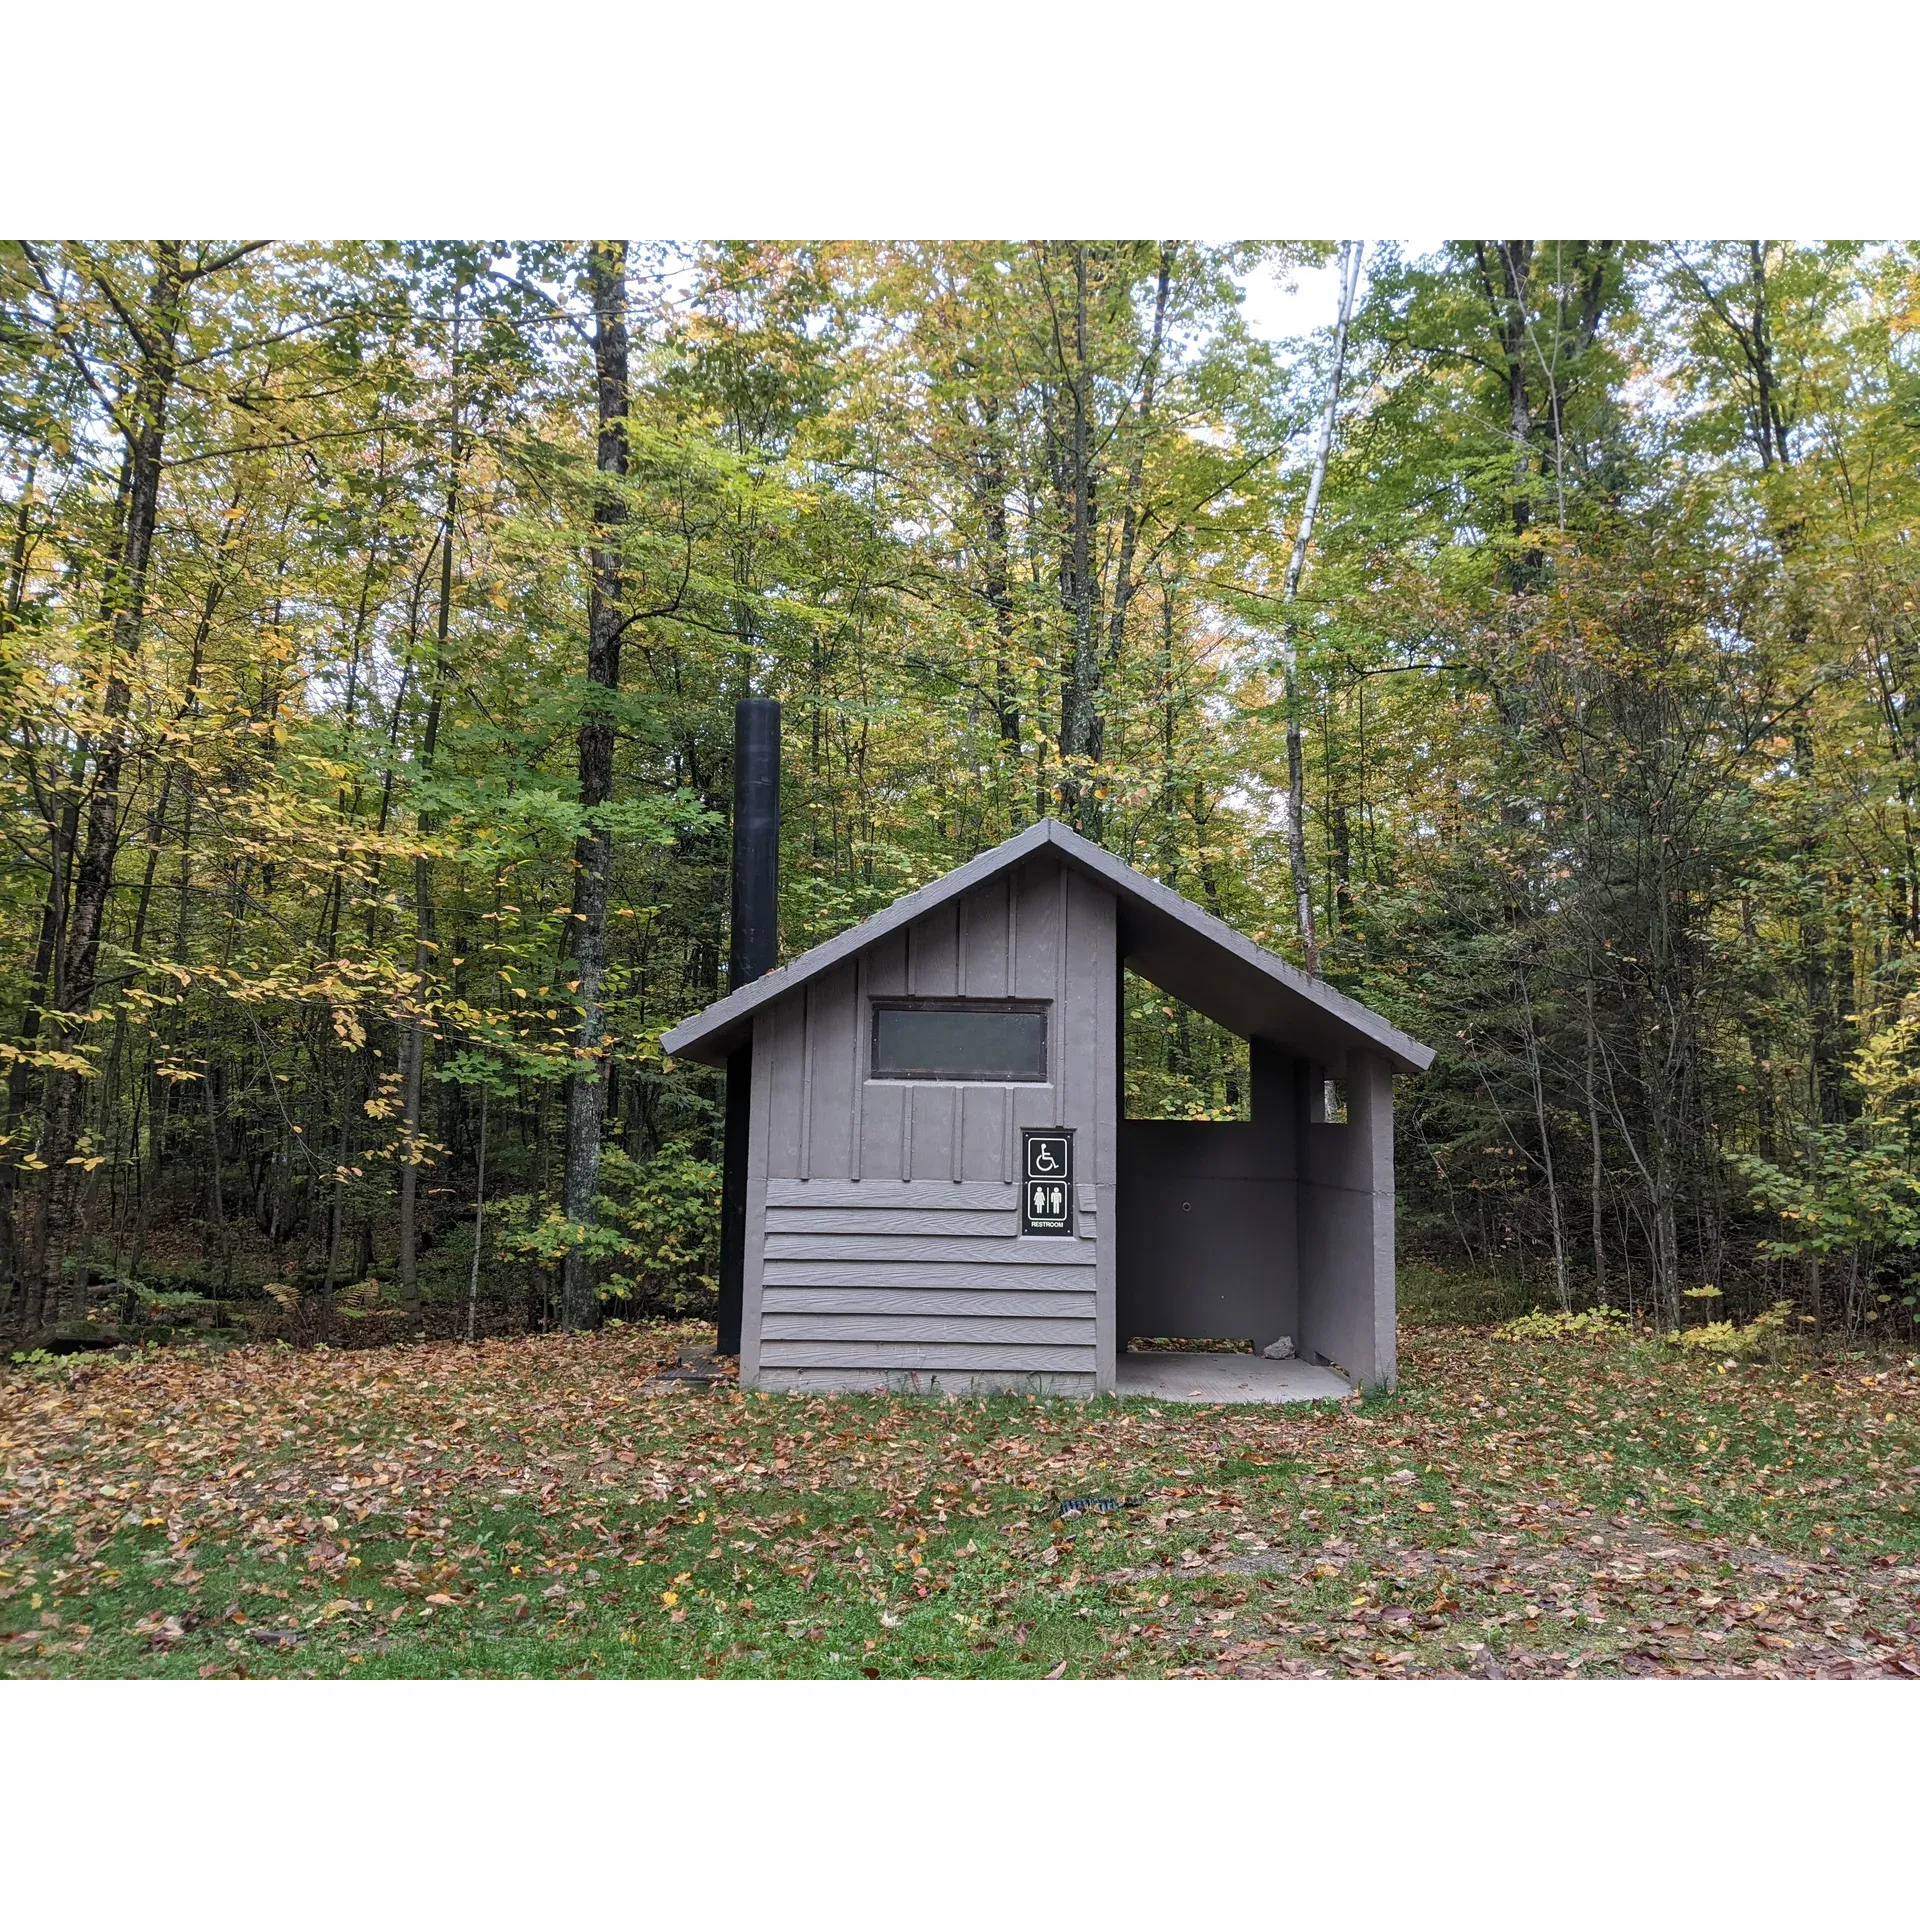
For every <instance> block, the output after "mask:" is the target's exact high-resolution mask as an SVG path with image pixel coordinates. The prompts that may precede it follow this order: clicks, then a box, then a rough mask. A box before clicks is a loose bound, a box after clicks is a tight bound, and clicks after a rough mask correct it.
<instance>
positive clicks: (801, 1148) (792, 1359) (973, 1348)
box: [741, 859, 1118, 1393]
mask: <svg viewBox="0 0 1920 1920" xmlns="http://www.w3.org/2000/svg"><path fill="white" fill-rule="evenodd" d="M1063 934H1064V939H1063V937H1062V936H1063ZM1116 972H1117V966H1116V959H1115V937H1114V912H1113V899H1112V896H1111V895H1110V894H1108V893H1106V892H1105V890H1104V889H1102V888H1099V887H1096V886H1094V885H1092V884H1090V883H1088V882H1087V881H1085V880H1083V879H1081V878H1080V877H1079V876H1077V875H1069V874H1067V873H1066V872H1065V871H1064V870H1063V869H1061V868H1060V867H1059V865H1058V864H1057V863H1056V862H1053V861H1050V860H1044V859H1036V860H1033V861H1030V862H1028V863H1026V864H1025V865H1024V866H1022V867H1020V868H1018V869H1015V870H1014V871H1013V872H1011V873H1009V874H1007V875H1004V876H1001V877H999V878H996V879H995V880H993V881H991V882H989V883H987V884H986V885H984V886H982V887H979V888H976V889H974V890H973V891H972V892H970V893H968V894H965V895H963V896H961V898H960V899H958V900H957V901H953V902H950V903H948V904H947V905H945V906H943V907H941V908H937V909H935V910H934V911H933V912H931V913H929V914H927V915H926V916H924V917H923V918H922V919H920V920H918V921H915V922H913V923H912V924H911V925H910V926H908V927H906V928H903V929H901V930H900V931H899V932H898V933H896V934H894V935H893V936H892V937H891V938H889V939H887V940H884V941H882V942H880V943H878V944H877V945H875V946H874V947H872V948H870V949H868V950H867V951H866V952H865V953H863V954H861V955H859V956H857V957H856V958H855V959H853V960H850V961H849V962H847V963H846V964H845V965H843V966H841V967H837V968H834V969H832V970H831V971H830V972H828V973H825V974H822V975H820V976H819V977H818V978H816V979H815V980H813V981H810V982H808V983H807V984H806V985H805V986H804V988H802V989H800V990H797V991H796V992H794V993H792V994H790V995H788V996H786V997H785V998H784V999H781V1000H778V1001H775V1002H774V1003H772V1004H771V1005H770V1006H768V1007H767V1008H765V1009H764V1010H763V1011H762V1012H761V1013H760V1015H759V1016H758V1018H757V1019H756V1021H755V1025H754V1087H753V1141H752V1152H751V1156H750V1161H749V1201H748V1206H749V1218H748V1244H747V1273H746V1301H745V1306H746V1313H745V1325H744V1327H743V1339H742V1352H741V1372H742V1378H743V1379H744V1380H745V1381H747V1382H748V1383H749V1384H751V1385H756V1386H761V1387H803V1386H805V1387H848V1388H857V1387H866V1388H877V1387H887V1386H893V1387H899V1386H923V1387H933V1388H938V1387H951V1388H956V1389H965V1388H969V1387H971V1388H991V1387H1000V1386H1004V1387H1009V1388H1016V1389H1020V1390H1032V1388H1033V1387H1034V1386H1035V1385H1036V1384H1038V1385H1039V1386H1041V1387H1043V1388H1045V1389H1046V1390H1049V1391H1066V1392H1081V1393H1084V1392H1089V1391H1092V1390H1093V1389H1094V1388H1095V1387H1096V1386H1097V1385H1106V1384H1110V1375H1111V1368H1112V1349H1113V1340H1112V1324H1113V1322H1112V1301H1113V1250H1112V1245H1111V1233H1110V1230H1109V1231H1108V1232H1107V1233H1105V1234H1103V1233H1102V1231H1101V1227H1102V1223H1103V1221H1110V1220H1111V1201H1112V1182H1113V1178H1114V1169H1113V1167H1112V1165H1111V1159H1112V1143H1111V1129H1110V1128H1108V1127H1103V1126H1101V1125H1100V1124H1099V1121H1100V1118H1101V1115H1102V1112H1103V1110H1104V1111H1105V1112H1108V1113H1110V1112H1112V1111H1113V1110H1114V1102H1115V1101H1116V1098H1117V1091H1118V1089H1117V1087H1116V1085H1115V1079H1114V1076H1115V1071H1116V1065H1117V1062H1116V1059H1115V1048H1114V1045H1113V1036H1114V1034H1115V1032H1116V1022H1117V1010H1116V1008H1115V1005H1114V993H1115V990H1116V986H1117V981H1116ZM901 994H912V995H932V996H941V997H945V996H948V995H959V996H962V997H967V998H1011V999H1032V1000H1042V1001H1046V1002H1047V1003H1049V1013H1050V1019H1049V1023H1048V1038H1049V1078H1048V1080H1047V1081H1046V1082H1045V1083H1040V1084H1029V1085H1020V1086H999V1085H958V1084H942V1083H939V1082H921V1083H912V1084H903V1083H899V1082H885V1081H873V1080H869V1079H868V1078H867V1053H868V1047H869V1043H870V1037H871V1027H872V1022H871V1016H870V1014H869V1012H868V1009H869V1007H870V1005H871V1002H872V1000H873V998H874V997H875V996H882V997H885V996H890V995H901ZM1103 1102H1104V1103H1105V1106H1104V1109H1103V1105H1102V1103H1103ZM1044 1126H1069V1127H1072V1128H1074V1129H1075V1133H1076V1151H1077V1153H1078V1154H1079V1163H1078V1165H1077V1167H1076V1169H1075V1171H1076V1175H1077V1179H1078V1184H1079V1187H1080V1192H1079V1194H1078V1195H1077V1196H1076V1197H1077V1199H1078V1202H1079V1206H1078V1208H1077V1209H1076V1218H1077V1229H1078V1230H1077V1233H1076V1235H1075V1237H1073V1238H1071V1239H1040V1238H1023V1237H1022V1236H1021V1235H1020V1233H1019V1230H1018V1228H1019V1222H1018V1194H1019V1187H1018V1185H1017V1178H1016V1176H1017V1174H1018V1172H1019V1168H1018V1165H1017V1160H1018V1153H1019V1140H1020V1130H1021V1129H1022V1128H1023V1127H1044Z"/></svg>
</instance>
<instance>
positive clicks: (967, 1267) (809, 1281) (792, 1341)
mask: <svg viewBox="0 0 1920 1920" xmlns="http://www.w3.org/2000/svg"><path fill="white" fill-rule="evenodd" d="M1017 1195H1018V1189H1017V1188H1015V1187H1014V1186H1012V1185H1011V1184H1009V1183H1003V1182H998V1181H954V1180H858V1181H854V1180H818V1181H806V1180H778V1181H770V1182H769V1183H768V1193H767V1199H768V1206H767V1210H766V1224H767V1235H766V1240H765V1265H764V1280H763V1287H762V1293H761V1305H760V1326H759V1336H760V1338H759V1366H758V1384H761V1385H763V1386H766V1387H769V1388H781V1387H787V1388H799V1387H802V1386H814V1387H825V1386H832V1387H838V1388H844V1389H851V1388H854V1387H869V1388H871V1389H873V1390H876V1391H878V1390H881V1389H884V1388H887V1387H889V1386H899V1385H903V1384H907V1383H909V1382H911V1383H913V1384H916V1385H920V1386H923V1387H925V1388H927V1389H929V1390H935V1391H939V1390H943V1389H942V1383H943V1382H944V1383H946V1386H945V1389H944V1390H949V1391H956V1392H970V1391H997V1390H1006V1391H1026V1392H1031V1391H1034V1390H1035V1389H1034V1383H1035V1382H1037V1381H1045V1382H1046V1383H1047V1384H1046V1386H1045V1388H1044V1390H1046V1391H1052V1392H1061V1391H1065V1392H1085V1391H1088V1390H1089V1389H1090V1386H1091V1380H1092V1376H1093V1374H1094V1373H1095V1371H1096V1369H1095V1358H1094V1347H1095V1326H1094V1316H1095V1311H1096V1304H1095V1246H1094V1242H1093V1241H1092V1240H1083V1239H1079V1238H1063V1239H1040V1238H1023V1237H1022V1236H1021V1234H1020V1233H1019V1221H1018V1217H1017V1215H1016V1212H1015V1208H1016V1205H1017Z"/></svg>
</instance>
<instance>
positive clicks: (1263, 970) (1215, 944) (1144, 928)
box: [660, 820, 1433, 1073]
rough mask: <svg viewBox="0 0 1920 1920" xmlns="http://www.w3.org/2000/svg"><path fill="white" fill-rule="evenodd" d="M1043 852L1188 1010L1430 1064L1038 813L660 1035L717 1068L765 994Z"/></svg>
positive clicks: (1289, 1038) (1315, 1052)
mask: <svg viewBox="0 0 1920 1920" xmlns="http://www.w3.org/2000/svg"><path fill="white" fill-rule="evenodd" d="M1042 852H1051V853H1053V854H1054V855H1055V856H1057V857H1058V858H1059V859H1060V860H1061V861H1062V862H1064V863H1065V864H1066V865H1067V866H1068V867H1070V868H1072V869H1073V870H1074V871H1076V872H1078V873H1083V874H1085V875H1086V876H1087V878H1089V879H1090V880H1093V881H1095V882H1096V883H1097V884H1099V885H1101V886H1103V887H1105V888H1106V889H1107V890H1108V891H1109V892H1110V893H1112V894H1113V895H1114V897H1115V900H1116V901H1117V903H1118V905H1117V912H1118V915H1119V922H1120V948H1121V955H1122V957H1123V958H1124V960H1125V961H1126V964H1127V965H1128V966H1129V967H1131V968H1132V969H1133V971H1134V972H1135V973H1137V974H1139V975H1140V976H1141V978H1142V979H1145V980H1149V981H1151V982H1152V983H1153V984H1154V985H1155V986H1157V987H1159V988H1160V989H1161V990H1162V991H1163V992H1166V993H1171V994H1173V995H1175V996H1176V997H1177V998H1178V999H1181V1000H1184V1001H1185V1002H1186V1003H1187V1005H1188V1006H1190V1007H1192V1008H1193V1009H1194V1011H1195V1012H1197V1013H1201V1014H1204V1015H1205V1016H1206V1017H1207V1018H1208V1019H1209V1020H1213V1021H1216V1022H1218V1023H1219V1025H1221V1026H1223V1027H1226V1028H1228V1029H1229V1030H1230V1031H1231V1032H1234V1033H1237V1034H1240V1035H1242V1036H1244V1037H1245V1038H1248V1039H1260V1040H1268V1041H1271V1042H1273V1043H1274V1044H1275V1045H1278V1046H1281V1047H1284V1048H1286V1049H1287V1050H1288V1051H1289V1052H1291V1053H1297V1054H1300V1055H1303V1056H1305V1057H1307V1058H1310V1059H1313V1060H1316V1061H1319V1062H1320V1063H1321V1064H1322V1065H1324V1066H1325V1067H1327V1068H1328V1070H1329V1071H1337V1070H1338V1069H1339V1067H1340V1066H1341V1064H1342V1063H1343V1062H1344V1061H1345V1058H1346V1056H1347V1053H1348V1051H1349V1050H1350V1049H1352V1048H1355V1047H1361V1048H1365V1049H1366V1050H1368V1051H1370V1052H1374V1053H1379V1054H1384V1055H1385V1056H1386V1058H1387V1059H1388V1060H1389V1061H1391V1062H1392V1064H1393V1066H1394V1068H1395V1069H1396V1070H1397V1071H1399V1072H1402V1073H1419V1072H1421V1071H1423V1070H1424V1069H1425V1068H1426V1067H1427V1066H1429V1065H1430V1064H1431V1063H1432V1060H1433V1049H1432V1048H1431V1047H1426V1046H1422V1045H1421V1044H1420V1042H1419V1041H1418V1040H1415V1039H1413V1038H1411V1037H1410V1036H1409V1035H1407V1034H1404V1033H1402V1032H1401V1031H1400V1030H1399V1028H1397V1027H1395V1026H1393V1025H1391V1024H1390V1023H1389V1022H1387V1021H1385V1020H1383V1019H1381V1018H1380V1016H1379V1015H1378V1014H1377V1013H1374V1012H1372V1011H1371V1010H1370V1009H1368V1008H1366V1007H1363V1006H1362V1005H1361V1004H1360V1002H1359V1001H1357V1000H1354V999H1351V998H1349V996H1348V995H1346V994H1344V993H1340V992H1337V991H1336V990H1335V989H1334V988H1332V987H1330V986H1328V985H1327V984H1326V982H1325V981H1324V980H1316V979H1315V978H1314V977H1313V976H1312V975H1311V974H1307V973H1302V972H1301V971H1300V969H1299V968H1298V967H1293V966H1289V965H1288V964H1287V963H1286V961H1284V960H1282V959H1280V958H1279V957H1278V956H1277V955H1274V954H1271V953H1268V952H1267V951H1266V949H1265V948H1264V947H1262V946H1260V945H1259V944H1258V943H1257V942H1255V941H1253V940H1249V939H1248V938H1247V936H1246V935H1245V934H1243V933H1238V932H1236V931H1235V930H1234V929H1233V928H1232V927H1230V926H1228V925H1227V923H1226V922H1225V921H1224V920H1220V919H1217V918H1215V916H1214V915H1212V914H1210V913H1207V912H1205V911H1204V910H1203V909H1201V908H1199V907H1196V906H1195V905H1194V904H1193V902H1192V901H1190V900H1188V899H1186V898H1184V897H1183V896H1182V895H1181V894H1178V893H1176V892H1175V891H1174V890H1173V889H1172V888H1171V887H1167V886H1162V885H1161V883H1160V882H1159V881H1157V880H1149V879H1148V878H1147V877H1146V875H1145V874H1142V873H1136V872H1135V871H1134V869H1133V868H1132V867H1130V866H1128V865H1127V863H1126V862H1125V861H1124V860H1120V859H1116V858H1115V857H1114V855H1112V854H1110V853H1108V852H1107V851H1106V849H1105V848H1103V847H1096V846H1095V845H1094V844H1093V842H1092V841H1091V840H1086V839H1083V838H1082V837H1081V836H1080V835H1079V834H1077V833H1075V832H1074V831H1073V830H1072V829H1071V828H1070V827H1064V826H1062V825H1061V824H1060V822H1059V821H1057V820H1039V821H1036V822H1035V823H1034V824H1033V825H1032V826H1030V827H1028V828H1026V829H1025V830H1024V831H1023V832H1020V833H1016V834H1015V835H1014V836H1013V837H1012V838H1011V839H1009V840H1003V841H1002V842H1001V843H1000V845H999V846H997V847H994V848H992V849H990V850H989V851H988V852H986V853H983V854H980V855H978V856H976V857H975V858H974V859H972V860H969V861H968V862H967V863H966V864H965V865H964V866H960V867H956V868H955V869H954V870H953V871H952V872H951V873H949V874H947V875H945V876H943V877H942V878H941V879H938V880H936V881H934V882H933V884H932V885H931V886H926V887H922V888H921V889H920V890H919V891H918V892H917V893H910V894H906V895H904V896H903V897H902V898H901V899H898V900H896V901H895V902H894V903H893V905H892V906H890V907H887V908H886V909H884V910H883V911H882V912H880V913H876V914H875V915H874V916H873V918H872V919H870V920H863V921H862V922H861V923H860V924H859V925H858V926H857V927H849V928H848V929H847V930H846V932H844V933H839V934H835V935H834V937H833V938H832V939H831V940H825V941H822V942H821V944H820V945H819V946H817V947H814V948H811V949H810V950H809V951H807V952H806V953H803V954H801V955H799V956H798V957H797V958H796V959H793V960H790V961H789V962H788V963H787V964H786V965H785V966H784V967H779V968H776V969H775V970H774V971H773V972H772V973H769V974H765V975H763V976H762V977H761V978H760V979H758V980H753V981H749V982H748V983H747V985H745V986H744V987H740V988H737V989H736V990H735V991H734V992H732V993H730V994H728V995H727V996H726V997H725V998H724V999H721V1000H716V1001H715V1002H714V1003H713V1005H712V1006H710V1007H708V1008H707V1009H706V1010H705V1011H704V1012H702V1013H697V1014H695V1015H694V1016H693V1017H692V1018H691V1019H688V1020H683V1021H681V1023H680V1024H679V1025H678V1026H677V1027H675V1028H673V1029H672V1030H671V1031H670V1032H668V1033H667V1034H665V1035H664V1036H663V1037H662V1039H661V1043H660V1044H661V1046H662V1047H663V1048H664V1050H665V1051H666V1052H667V1053H668V1054H670V1055H672V1056H674V1057H675V1058H678V1059H686V1060H696V1061H699V1062H700V1063H702V1064H703V1065H706V1066H720V1065H722V1064H723V1063H724V1062H725V1061H726V1059H727V1057H728V1056H729V1055H730V1054H732V1053H733V1052H734V1051H736V1050H737V1049H738V1048H739V1047H740V1046H742V1045H743V1044H744V1043H745V1042H746V1040H747V1039H748V1038H749V1036H750V1035H751V1033H752V1024H753V1016H754V1015H755V1014H756V1013H757V1012H758V1011H759V1010H760V1009H761V1008H762V1007H764V1006H766V1005H767V1004H768V1003H769V1002H770V1001H773V1000H777V999H778V998H779V997H780V996H781V995H782V994H784V993H790V992H791V991H792V990H793V989H794V988H795V987H798V986H800V985H802V984H803V983H804V982H806V981H808V980H811V979H813V978H814V977H815V976H816V975H817V974H821V973H825V972H826V971H827V970H828V969H830V968H832V967H836V966H838V965H839V964H840V963H841V962H842V961H843V960H850V959H851V958H852V957H853V956H854V955H855V954H857V953H859V952H860V951H861V949H862V948H865V947H869V946H871V945H872V944H873V943H874V942H875V941H876V940H882V939H885V938H886V936H887V935H888V934H890V933H893V932H894V931H896V930H897V929H898V928H900V927H904V926H906V925H907V924H908V923H909V922H911V921H914V920H917V919H919V918H920V917H921V916H922V915H923V914H926V913H930V912H931V911H932V910H933V909H934V908H936V907H939V906H942V905H944V904H945V903H946V902H947V901H949V900H953V899H956V898H958V896H959V895H961V894H963V893H965V892H967V891H968V890H969V889H970V888H973V887H977V886H979V885H981V884H982V883H983V882H985V881H987V880H990V879H992V878H994V876H995V875H997V874H999V873H1002V872H1004V871H1005V870H1006V869H1008V868H1009V867H1013V866H1017V865H1018V864H1019V863H1020V862H1021V861H1023V860H1027V859H1030V858H1031V857H1032V856H1034V855H1035V854H1038V853H1042Z"/></svg>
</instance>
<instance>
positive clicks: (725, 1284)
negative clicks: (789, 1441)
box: [714, 700, 780, 1353]
mask: <svg viewBox="0 0 1920 1920" xmlns="http://www.w3.org/2000/svg"><path fill="white" fill-rule="evenodd" d="M779 959H780V702H779V701H778V700H742V701H740V702H739V703H738V705H736V706H735V708H734V710H733V927H732V938H731V941H730V943H729V946H728V958H727V991H728V992H729V993H731V992H733V990H734V989H735V988H736V987H744V986H745V985H746V984H747V982H748V981H749V980H758V979H759V978H760V976H761V975H762V974H763V973H771V972H772V971H773V969H774V967H775V966H776V965H777V964H778V962H779ZM752 1088H753V1048H752V1045H751V1043H750V1042H748V1041H742V1043H741V1044H740V1045H739V1046H738V1047H736V1048H735V1049H734V1051H733V1052H732V1053H731V1054H729V1055H728V1056H727V1119H726V1134H725V1147H724V1154H723V1158H722V1161H721V1177H720V1307H719V1316H718V1317H719V1331H718V1338H717V1339H716V1340H715V1342H714V1344H715V1347H716V1349H717V1350H718V1351H719V1352H721V1353H738V1352H739V1351H740V1314H741V1306H742V1298H743V1294H744V1289H745V1282H746V1265H747V1103H748V1101H749V1099H750V1097H751V1094H752Z"/></svg>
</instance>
